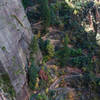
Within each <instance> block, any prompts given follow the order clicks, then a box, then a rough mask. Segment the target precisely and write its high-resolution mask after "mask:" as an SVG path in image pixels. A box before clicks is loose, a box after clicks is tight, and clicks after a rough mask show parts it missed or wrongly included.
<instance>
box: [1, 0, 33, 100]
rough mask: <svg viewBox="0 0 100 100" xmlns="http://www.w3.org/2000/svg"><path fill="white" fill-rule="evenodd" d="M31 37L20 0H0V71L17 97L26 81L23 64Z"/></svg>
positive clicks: (25, 62) (24, 63)
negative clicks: (7, 79)
mask: <svg viewBox="0 0 100 100" xmlns="http://www.w3.org/2000/svg"><path fill="white" fill-rule="evenodd" d="M31 37H32V32H31V28H30V24H29V22H28V20H27V17H26V15H25V13H24V8H23V7H22V4H21V0H0V62H1V63H2V65H0V71H2V72H3V70H4V71H6V72H7V73H8V75H9V77H10V80H11V83H12V85H13V87H14V89H15V91H16V94H17V95H18V94H20V95H19V98H20V96H21V95H22V97H23V93H22V92H23V90H22V87H23V85H24V84H25V82H26V76H25V65H26V64H27V61H26V57H27V56H28V44H29V43H30V40H31ZM0 73H1V72H0ZM21 91H22V92H21ZM21 93H22V94H21ZM19 100H24V99H19Z"/></svg>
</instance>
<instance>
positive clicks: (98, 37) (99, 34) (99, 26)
mask: <svg viewBox="0 0 100 100" xmlns="http://www.w3.org/2000/svg"><path fill="white" fill-rule="evenodd" d="M96 40H97V44H98V45H99V46H100V7H98V18H97V35H96Z"/></svg>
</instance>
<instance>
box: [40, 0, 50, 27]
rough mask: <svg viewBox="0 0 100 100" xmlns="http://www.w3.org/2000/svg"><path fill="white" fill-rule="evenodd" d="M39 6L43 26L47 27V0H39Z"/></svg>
mask: <svg viewBox="0 0 100 100" xmlns="http://www.w3.org/2000/svg"><path fill="white" fill-rule="evenodd" d="M40 6H41V9H40V10H41V16H42V20H43V24H44V28H45V29H47V27H49V26H50V9H49V6H48V0H41V2H40Z"/></svg>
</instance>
